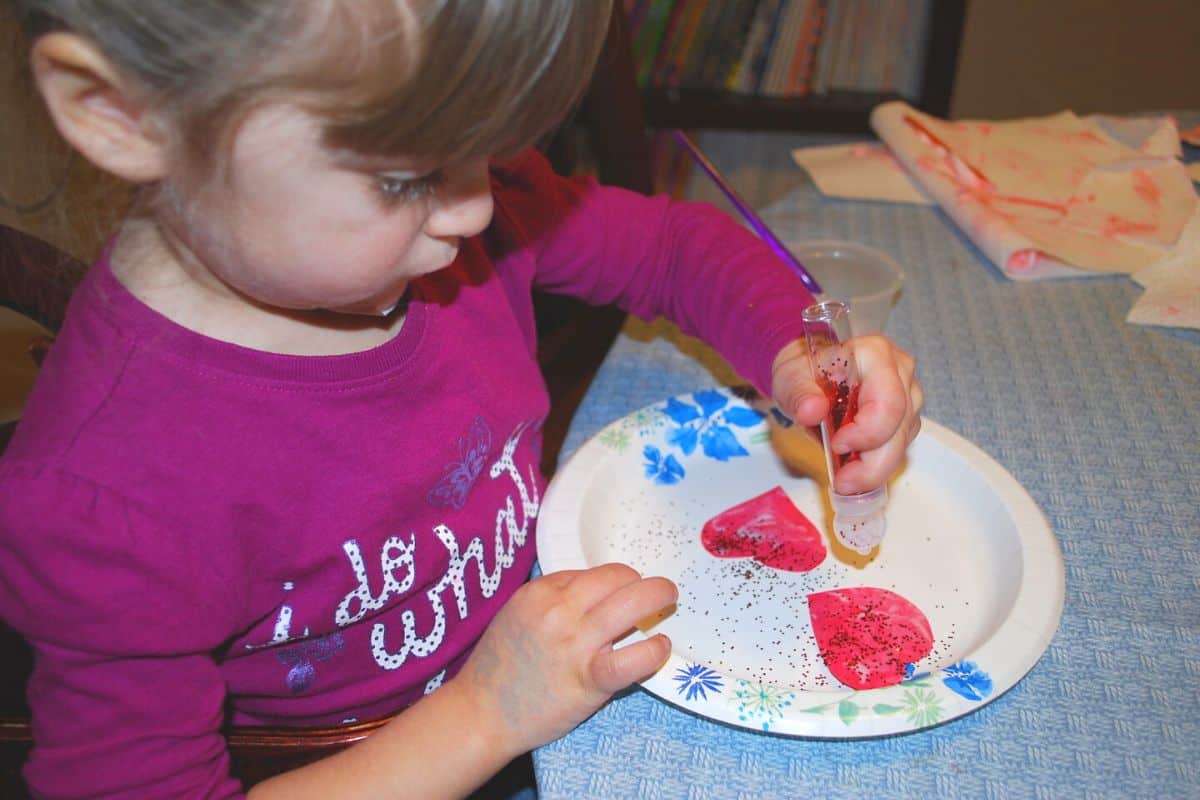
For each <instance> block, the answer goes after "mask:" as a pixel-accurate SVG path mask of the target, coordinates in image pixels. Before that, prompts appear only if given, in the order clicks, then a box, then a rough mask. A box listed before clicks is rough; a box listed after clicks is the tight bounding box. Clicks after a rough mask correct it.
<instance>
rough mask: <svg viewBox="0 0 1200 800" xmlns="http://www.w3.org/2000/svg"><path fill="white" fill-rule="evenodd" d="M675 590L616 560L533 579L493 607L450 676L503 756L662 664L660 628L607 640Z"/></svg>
mask: <svg viewBox="0 0 1200 800" xmlns="http://www.w3.org/2000/svg"><path fill="white" fill-rule="evenodd" d="M677 597H678V590H677V589H676V587H675V584H673V583H671V581H669V580H667V579H666V578H642V577H641V576H639V575H638V573H637V572H635V571H634V570H633V569H632V568H630V567H628V566H625V565H624V564H604V565H602V566H599V567H593V568H592V569H588V570H574V571H567V572H556V573H554V574H551V575H546V576H544V577H541V578H538V579H536V580H533V581H531V582H529V583H527V584H525V585H524V586H522V587H521V588H520V589H519V590H518V591H517V593H516V594H514V595H513V597H512V599H511V600H509V601H508V603H507V604H506V605H505V606H504V608H502V609H501V610H500V613H499V614H497V615H496V618H495V619H494V620H492V623H491V625H489V626H488V629H487V630H486V631H485V632H484V634H483V636H482V638H481V639H480V640H479V644H478V645H476V647H475V650H474V652H472V654H471V656H470V657H469V658H468V659H467V662H466V663H465V664H464V665H463V668H462V671H461V672H460V673H459V674H458V675H457V676H456V677H455V678H454V680H453V682H454V683H457V684H459V688H460V690H463V691H466V692H468V693H470V694H472V695H473V696H474V698H475V702H477V703H478V705H477V706H475V707H477V708H478V709H479V710H480V712H482V713H484V714H485V715H486V720H487V721H488V722H494V723H495V725H496V733H497V734H498V739H497V741H499V742H502V743H503V746H504V747H506V748H509V747H512V748H516V749H515V750H514V751H513V755H517V754H520V753H523V752H526V751H528V750H532V749H533V748H535V747H539V746H541V745H543V744H546V743H548V742H551V741H553V740H555V739H557V738H559V737H560V736H563V735H564V734H566V733H568V732H569V731H570V730H571V729H573V728H574V727H575V726H576V725H578V724H579V723H580V722H582V721H583V720H585V719H586V718H587V717H588V716H590V715H591V714H592V713H594V712H595V711H596V710H597V709H599V708H600V707H601V706H602V705H604V703H605V702H606V701H607V700H608V698H609V697H611V696H612V694H613V693H614V692H617V691H619V690H621V689H624V688H625V687H626V686H629V685H630V684H631V683H633V682H634V681H637V680H640V679H642V678H645V677H647V676H649V675H651V674H653V673H654V671H655V670H657V669H658V668H659V667H661V666H662V665H663V663H665V662H666V660H667V657H668V656H669V655H670V653H671V643H670V641H669V640H668V639H667V637H666V636H664V635H662V634H656V635H654V636H651V637H650V638H648V639H645V640H643V641H640V642H637V643H635V644H631V645H627V646H624V647H622V648H620V649H618V650H614V649H613V647H612V643H613V641H614V640H616V639H619V638H621V637H622V636H624V635H625V634H626V633H628V632H629V631H630V630H632V629H633V628H634V627H635V626H636V624H637V623H638V621H640V620H642V619H644V618H646V617H649V616H650V615H652V614H654V613H656V612H659V611H662V610H663V609H665V608H667V607H668V606H670V605H671V604H673V603H674V602H675V601H676V599H677ZM473 705H474V704H473Z"/></svg>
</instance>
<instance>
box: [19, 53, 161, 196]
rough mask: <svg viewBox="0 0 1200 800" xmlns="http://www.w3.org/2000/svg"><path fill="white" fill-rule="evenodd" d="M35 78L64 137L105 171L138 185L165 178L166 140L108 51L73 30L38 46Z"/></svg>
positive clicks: (34, 57) (33, 58)
mask: <svg viewBox="0 0 1200 800" xmlns="http://www.w3.org/2000/svg"><path fill="white" fill-rule="evenodd" d="M30 62H31V66H32V68H33V76H34V80H35V81H36V82H37V85H38V89H39V90H40V91H41V93H42V96H43V97H44V98H45V100H46V106H47V107H48V108H49V110H50V115H51V116H52V117H53V118H54V123H55V125H56V126H57V127H58V130H59V132H60V133H61V134H62V136H63V138H64V139H66V140H67V141H68V142H70V143H71V144H72V145H73V146H74V147H75V148H76V149H77V150H79V152H81V153H82V154H83V155H84V156H85V157H86V158H87V159H88V160H89V161H91V162H92V163H94V164H95V165H96V166H98V167H100V168H101V169H103V170H105V171H107V172H110V173H112V174H113V175H116V176H117V177H119V178H123V179H124V180H127V181H131V182H133V183H149V182H152V181H156V180H159V179H160V178H162V177H163V176H164V170H165V166H166V153H165V142H164V141H163V137H162V135H161V133H160V132H159V130H158V128H157V127H156V126H155V125H154V124H153V120H152V119H151V115H150V114H149V113H148V112H147V111H146V110H145V109H144V108H143V107H142V106H141V105H140V104H139V103H138V101H137V99H136V97H135V96H134V94H133V93H132V92H131V91H130V88H131V87H130V86H129V85H128V82H127V81H126V80H124V79H123V78H122V77H121V75H120V74H119V73H118V72H117V70H116V69H115V68H114V67H113V65H112V62H110V61H109V60H108V59H107V58H106V57H105V56H104V54H103V53H101V52H100V51H99V50H98V49H96V47H95V46H94V45H93V44H92V43H91V42H89V41H88V40H86V39H84V38H82V37H80V36H77V35H75V34H72V33H59V32H56V33H50V34H47V35H45V36H43V37H41V38H40V39H38V40H37V42H35V43H34V45H33V51H32V53H31V54H30Z"/></svg>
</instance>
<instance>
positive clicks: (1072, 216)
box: [792, 102, 1200, 327]
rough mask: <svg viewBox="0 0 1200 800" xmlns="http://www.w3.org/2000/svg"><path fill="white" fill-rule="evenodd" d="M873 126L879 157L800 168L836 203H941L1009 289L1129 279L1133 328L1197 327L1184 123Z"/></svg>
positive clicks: (1070, 118)
mask: <svg viewBox="0 0 1200 800" xmlns="http://www.w3.org/2000/svg"><path fill="white" fill-rule="evenodd" d="M871 122H872V126H873V127H874V128H875V131H876V133H878V134H879V137H880V139H881V140H882V141H883V143H882V144H867V143H862V144H855V145H840V146H838V147H834V148H805V149H802V150H797V151H794V152H793V153H792V156H793V159H794V160H795V161H796V163H797V164H799V165H800V166H802V167H804V169H806V170H807V171H808V172H809V174H810V175H811V176H812V178H813V181H814V183H816V185H817V187H818V189H820V190H821V191H822V192H823V193H825V194H827V195H832V196H837V197H852V198H857V199H867V200H889V201H892V202H927V201H928V200H929V199H930V198H932V199H933V200H934V201H935V202H937V203H938V205H940V206H941V207H942V208H943V210H945V212H946V213H947V214H948V215H949V216H950V217H951V218H952V219H953V220H954V221H955V223H956V224H957V225H959V227H960V228H961V229H962V230H963V231H964V232H965V233H966V234H967V235H968V236H969V237H970V238H971V239H972V241H974V242H975V243H976V245H977V246H978V247H979V248H980V249H981V250H982V251H983V252H984V254H985V255H986V256H987V257H988V258H989V259H990V260H991V261H992V262H993V263H994V264H996V266H997V267H998V268H999V269H1000V270H1001V272H1003V273H1004V274H1005V275H1006V276H1007V277H1009V278H1012V279H1014V280H1041V279H1046V278H1065V277H1078V276H1082V275H1088V274H1095V273H1097V272H1099V273H1109V274H1130V275H1132V276H1134V278H1135V280H1137V281H1138V282H1139V283H1141V284H1142V285H1143V286H1145V287H1146V292H1145V294H1144V295H1143V297H1142V298H1141V299H1140V300H1139V301H1138V303H1137V304H1136V305H1135V306H1134V308H1133V309H1132V310H1131V311H1130V313H1129V317H1128V321H1130V322H1134V323H1140V324H1151V325H1169V326H1179V327H1200V319H1197V313H1196V309H1197V306H1200V201H1198V199H1197V195H1196V189H1195V187H1194V186H1193V185H1192V180H1200V174H1198V173H1200V165H1197V164H1191V165H1184V164H1183V163H1182V162H1181V161H1180V156H1181V154H1182V146H1181V135H1180V133H1179V130H1178V127H1177V125H1176V123H1175V120H1174V119H1173V118H1171V117H1168V116H1158V117H1141V118H1136V117H1118V116H1106V115H1091V116H1088V117H1079V116H1076V115H1075V114H1073V113H1071V112H1069V111H1065V112H1061V113H1059V114H1053V115H1050V116H1047V117H1038V118H1031V119H1018V120H1008V121H980V120H971V121H961V122H947V121H945V120H940V119H937V118H935V117H931V116H929V115H927V114H923V113H921V112H919V111H917V110H915V109H913V108H912V107H911V106H909V105H907V104H905V103H903V102H893V103H886V104H884V105H881V106H879V107H878V108H876V109H875V111H874V112H873V113H872V116H871ZM1198 130H1200V129H1198ZM900 172H903V177H904V180H903V181H902V180H901V179H900V176H899V174H898V173H900ZM905 181H906V182H907V183H908V186H907V187H905V186H904V182H905ZM1188 231H1194V235H1193V234H1188Z"/></svg>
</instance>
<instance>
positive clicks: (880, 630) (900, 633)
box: [808, 586, 933, 689]
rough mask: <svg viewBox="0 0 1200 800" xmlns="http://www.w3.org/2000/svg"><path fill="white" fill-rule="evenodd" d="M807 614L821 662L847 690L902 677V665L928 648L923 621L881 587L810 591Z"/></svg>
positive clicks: (913, 608) (928, 633) (894, 681)
mask: <svg viewBox="0 0 1200 800" xmlns="http://www.w3.org/2000/svg"><path fill="white" fill-rule="evenodd" d="M808 615H809V618H810V619H811V620H812V627H813V633H814V634H815V635H816V638H817V647H818V649H819V650H820V652H821V658H823V659H824V660H825V665H826V666H827V667H829V671H830V672H832V673H833V675H834V677H835V678H837V679H838V680H839V681H841V682H842V683H844V684H846V685H847V686H849V687H850V688H852V689H877V688H879V687H881V686H894V685H895V684H897V683H900V682H901V681H902V680H904V667H905V665H906V664H911V663H914V662H916V661H920V660H921V659H922V658H924V657H925V656H927V655H929V652H930V651H931V650H932V649H933V631H932V630H931V629H930V627H929V620H927V619H926V618H925V615H924V614H922V613H921V611H920V609H918V608H917V607H916V606H914V605H913V604H912V603H910V602H909V601H908V600H905V599H904V598H903V597H901V596H900V595H898V594H896V593H895V592H890V591H888V590H887V589H876V588H873V587H866V586H864V587H859V588H850V589H833V590H831V591H828V592H817V593H816V594H810V595H809V596H808Z"/></svg>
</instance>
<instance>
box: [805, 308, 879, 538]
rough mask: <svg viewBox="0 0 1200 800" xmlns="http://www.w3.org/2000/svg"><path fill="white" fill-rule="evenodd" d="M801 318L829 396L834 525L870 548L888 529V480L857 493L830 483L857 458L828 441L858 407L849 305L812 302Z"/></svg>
mask: <svg viewBox="0 0 1200 800" xmlns="http://www.w3.org/2000/svg"><path fill="white" fill-rule="evenodd" d="M802 319H803V322H804V336H805V339H806V340H807V342H808V356H809V359H810V361H811V363H812V370H813V375H814V376H815V377H816V380H817V385H818V386H820V387H821V390H822V391H823V392H825V396H826V397H827V398H828V399H829V413H827V414H826V415H825V419H823V420H822V421H821V445H822V447H823V448H824V450H825V466H826V468H827V469H828V471H829V501H830V504H831V505H832V506H833V531H834V534H835V535H836V536H837V538H838V541H840V542H842V544H844V545H846V546H847V547H849V548H850V549H852V550H854V551H856V552H858V553H864V554H865V553H869V552H871V550H872V549H874V548H875V546H876V545H878V544H879V543H880V542H881V541H883V534H884V532H885V531H886V530H887V520H886V519H885V518H884V510H885V509H886V508H887V501H888V493H887V486H886V485H885V486H880V487H879V488H878V489H874V490H872V491H870V492H863V493H861V494H838V493H837V492H835V491H834V489H833V482H834V479H835V478H836V477H837V473H838V471H839V470H840V469H841V468H842V467H843V466H845V465H846V464H850V463H852V462H854V461H857V460H858V459H859V454H858V453H856V452H850V453H835V452H833V448H832V447H831V446H830V441H831V440H832V439H833V436H834V434H836V433H837V432H838V431H839V430H841V429H842V427H843V426H845V425H848V424H850V423H851V422H853V421H854V416H855V414H857V413H858V390H859V376H858V365H857V363H856V362H855V360H854V349H853V346H852V345H851V343H850V305H849V303H845V302H842V301H839V300H829V301H826V302H822V303H815V304H813V305H811V306H809V307H808V308H806V309H804V312H803V315H802Z"/></svg>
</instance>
